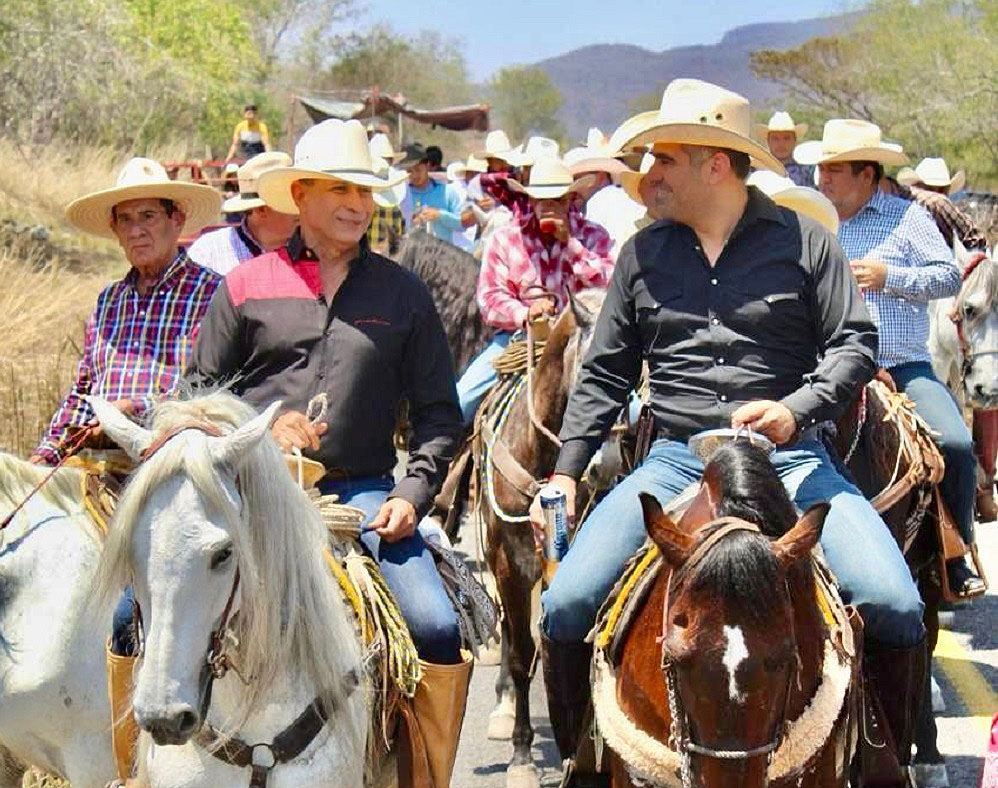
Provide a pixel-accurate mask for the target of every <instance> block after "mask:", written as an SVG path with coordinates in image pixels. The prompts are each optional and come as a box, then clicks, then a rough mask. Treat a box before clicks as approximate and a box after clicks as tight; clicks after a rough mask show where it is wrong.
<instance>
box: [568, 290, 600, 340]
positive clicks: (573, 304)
mask: <svg viewBox="0 0 998 788" xmlns="http://www.w3.org/2000/svg"><path fill="white" fill-rule="evenodd" d="M568 305H569V307H570V308H571V310H572V315H573V317H575V324H576V325H577V326H578V327H579V328H581V329H582V330H583V331H588V330H589V329H591V328H592V327H593V325H595V323H596V317H597V315H596V313H595V312H593V311H592V310H591V309H590V308H589V307H587V306H586V305H585V304H584V303H583V302H582V300H581V299H579V298H576V297H575V294H574V293H572V291H571V290H569V291H568Z"/></svg>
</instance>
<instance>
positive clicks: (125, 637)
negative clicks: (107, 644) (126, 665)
mask: <svg viewBox="0 0 998 788" xmlns="http://www.w3.org/2000/svg"><path fill="white" fill-rule="evenodd" d="M135 609H136V608H135V593H134V592H133V591H132V587H131V586H128V588H126V589H125V592H124V593H123V594H122V595H121V599H119V600H118V606H117V607H116V608H115V609H114V616H113V617H112V619H111V653H112V654H117V655H118V656H119V657H137V656H138V654H139V644H138V638H137V637H136V627H137V625H138V624H137V616H136V615H135Z"/></svg>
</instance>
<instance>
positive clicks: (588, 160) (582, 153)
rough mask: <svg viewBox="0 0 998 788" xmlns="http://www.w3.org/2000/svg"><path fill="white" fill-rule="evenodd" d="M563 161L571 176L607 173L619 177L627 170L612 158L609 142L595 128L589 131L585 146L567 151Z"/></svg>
mask: <svg viewBox="0 0 998 788" xmlns="http://www.w3.org/2000/svg"><path fill="white" fill-rule="evenodd" d="M564 161H565V164H567V165H568V168H569V169H570V170H571V171H572V174H573V175H581V174H582V173H586V172H607V173H610V174H611V175H619V174H621V173H622V172H624V171H625V170H627V167H626V165H625V164H624V163H623V162H622V161H620V159H616V158H614V156H613V151H612V150H611V149H610V146H609V140H607V138H606V135H604V134H603V132H602V131H600V130H599V129H597V128H592V129H589V135H588V137H587V138H586V144H585V145H583V146H581V147H578V148H572V149H571V150H570V151H568V152H567V153H566V154H565V159H564Z"/></svg>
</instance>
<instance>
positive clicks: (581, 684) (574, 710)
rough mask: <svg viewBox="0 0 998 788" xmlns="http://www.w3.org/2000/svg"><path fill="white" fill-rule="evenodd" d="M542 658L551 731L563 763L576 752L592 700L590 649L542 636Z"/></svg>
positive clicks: (586, 645) (589, 646) (591, 656)
mask: <svg viewBox="0 0 998 788" xmlns="http://www.w3.org/2000/svg"><path fill="white" fill-rule="evenodd" d="M541 657H542V659H543V661H544V688H545V690H546V691H547V697H548V716H549V717H550V718H551V730H552V731H553V732H554V740H555V742H556V743H557V744H558V752H559V753H560V754H561V758H562V761H565V760H568V759H572V758H574V757H575V754H576V752H577V751H578V747H579V739H580V737H581V736H582V727H583V724H584V723H585V720H586V716H587V711H588V708H589V703H590V701H591V699H592V689H591V687H590V682H589V666H590V663H591V662H592V659H593V647H592V646H591V645H590V644H588V643H568V644H566V643H555V642H554V641H552V640H549V639H548V638H547V636H546V635H541Z"/></svg>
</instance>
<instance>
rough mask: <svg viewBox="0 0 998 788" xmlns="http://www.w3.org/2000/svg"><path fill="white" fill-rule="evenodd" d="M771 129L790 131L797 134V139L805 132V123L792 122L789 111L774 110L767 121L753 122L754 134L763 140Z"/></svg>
mask: <svg viewBox="0 0 998 788" xmlns="http://www.w3.org/2000/svg"><path fill="white" fill-rule="evenodd" d="M771 131H792V132H793V133H794V134H796V135H797V139H800V138H801V137H803V136H804V135H805V134H807V124H806V123H794V119H793V118H791V117H790V113H789V112H774V113H773V115H772V117H771V118H770V119H769V123H756V124H755V134H756V136H757V137H758V138H759V139H760V140H762V141H763V142H765V141H766V137H767V136H769V132H771Z"/></svg>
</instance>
